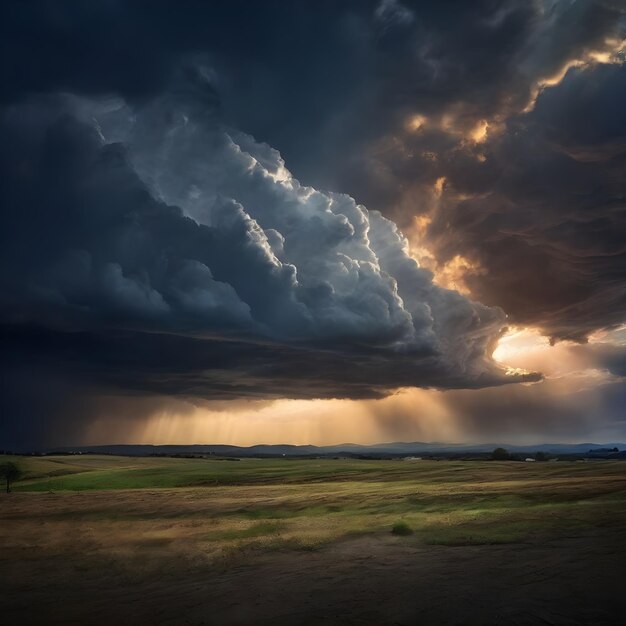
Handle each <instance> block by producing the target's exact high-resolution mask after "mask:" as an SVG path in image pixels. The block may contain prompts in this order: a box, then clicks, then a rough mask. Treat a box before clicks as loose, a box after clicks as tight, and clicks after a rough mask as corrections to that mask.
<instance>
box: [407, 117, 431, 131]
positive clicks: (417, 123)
mask: <svg viewBox="0 0 626 626" xmlns="http://www.w3.org/2000/svg"><path fill="white" fill-rule="evenodd" d="M427 121H428V119H427V118H426V117H425V116H424V115H413V116H412V117H410V118H409V119H408V120H407V123H406V127H407V130H409V131H411V132H415V131H418V130H419V129H420V128H422V127H423V126H424V124H426V122H427Z"/></svg>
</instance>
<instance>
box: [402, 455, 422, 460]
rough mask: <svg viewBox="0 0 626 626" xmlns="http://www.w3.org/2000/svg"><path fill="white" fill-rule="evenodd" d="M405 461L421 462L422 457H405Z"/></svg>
mask: <svg viewBox="0 0 626 626" xmlns="http://www.w3.org/2000/svg"><path fill="white" fill-rule="evenodd" d="M404 460H405V461H421V460H422V457H421V456H405V457H404Z"/></svg>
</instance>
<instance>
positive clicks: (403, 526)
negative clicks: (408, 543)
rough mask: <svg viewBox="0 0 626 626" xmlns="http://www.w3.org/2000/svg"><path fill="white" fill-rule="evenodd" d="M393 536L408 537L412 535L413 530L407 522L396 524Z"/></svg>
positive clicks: (393, 528) (392, 531)
mask: <svg viewBox="0 0 626 626" xmlns="http://www.w3.org/2000/svg"><path fill="white" fill-rule="evenodd" d="M391 534H392V535H399V536H401V537H404V536H406V535H412V534H413V530H412V529H411V527H410V526H409V525H408V524H407V523H406V522H396V523H395V524H394V525H393V527H392V528H391Z"/></svg>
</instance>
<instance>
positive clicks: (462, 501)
mask: <svg viewBox="0 0 626 626" xmlns="http://www.w3.org/2000/svg"><path fill="white" fill-rule="evenodd" d="M31 463H32V464H31V466H30V467H29V469H28V472H27V476H30V478H27V479H26V481H24V482H23V483H22V484H21V485H19V484H18V485H16V488H17V491H16V492H15V493H13V494H10V495H8V496H7V495H4V496H3V497H2V500H1V505H2V508H1V514H0V517H1V521H0V568H1V569H0V571H1V572H2V581H3V582H2V586H1V592H0V593H1V594H2V614H3V619H2V621H3V623H16V624H155V625H158V624H195V625H200V624H250V623H254V624H476V625H486V624H585V625H586V624H619V623H624V616H625V615H626V594H624V580H625V578H626V565H625V561H626V558H625V557H626V516H625V513H626V464H623V463H620V462H599V463H543V464H539V463H535V464H524V463H507V462H504V463H496V462H493V463H463V462H439V463H437V462H429V461H416V462H403V461H378V462H376V461H349V460H346V461H325V460H312V461H284V460H250V461H241V462H237V463H227V462H220V461H212V460H204V459H194V460H174V459H144V460H139V461H138V460H130V459H115V458H106V459H104V458H100V459H98V458H96V457H92V458H88V459H84V460H79V461H74V460H72V459H70V460H67V459H63V458H58V459H53V458H51V457H48V458H47V459H45V460H33V461H32V462H31ZM51 464H53V465H55V466H56V468H57V469H55V470H54V473H55V474H56V476H53V477H52V478H46V479H44V482H45V481H50V482H49V483H48V484H49V485H54V486H55V489H56V490H55V491H52V492H51V491H48V492H41V491H40V492H39V493H26V492H25V493H20V492H19V489H22V490H27V489H30V490H33V491H35V490H36V489H40V488H42V487H41V485H42V476H43V475H44V473H45V472H47V475H50V474H51V470H50V468H51V467H52V465H51ZM116 468H117V469H116ZM231 468H232V469H231ZM165 471H167V472H169V473H167V476H168V477H169V479H170V480H175V479H176V478H175V477H176V476H178V479H177V480H183V477H184V476H186V479H184V480H187V481H188V482H189V483H194V481H198V480H199V477H200V476H201V474H202V473H203V472H204V474H205V475H206V477H207V480H206V486H190V487H171V486H169V485H166V486H163V487H161V488H159V487H158V486H157V482H158V481H162V480H163V475H164V474H163V473H164V472H165ZM38 473H39V474H38ZM231 474H232V476H233V482H232V484H225V483H227V482H228V478H227V477H228V475H231ZM81 475H82V476H83V478H82V479H81ZM63 476H67V478H68V483H67V484H68V485H71V488H72V489H84V488H85V487H86V486H87V485H90V486H91V488H90V489H89V490H83V491H69V490H67V487H66V489H65V490H63V483H62V482H59V481H60V479H61V477H63ZM103 476H108V477H109V479H110V480H111V482H112V484H113V485H117V486H119V487H122V488H118V489H117V490H103V489H101V488H98V487H97V486H96V487H94V486H93V485H94V484H98V478H100V479H102V477H103ZM216 476H219V479H217V478H216ZM246 477H247V479H246ZM83 479H84V481H85V482H83V483H81V482H80V481H81V480H83ZM116 480H117V482H116ZM133 480H134V481H140V480H143V481H147V483H148V484H152V486H146V487H144V488H141V489H127V488H123V484H124V481H133ZM150 481H152V482H151V483H150ZM211 481H212V484H211ZM399 524H402V525H403V526H402V528H405V529H406V528H408V529H409V531H408V532H409V533H410V534H408V535H404V536H400V535H396V534H393V533H392V532H391V531H392V529H393V528H394V527H398V525H399Z"/></svg>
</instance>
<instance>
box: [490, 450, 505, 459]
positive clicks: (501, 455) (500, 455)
mask: <svg viewBox="0 0 626 626" xmlns="http://www.w3.org/2000/svg"><path fill="white" fill-rule="evenodd" d="M491 458H492V459H493V460H494V461H506V460H507V459H508V458H509V453H508V452H507V451H506V450H505V449H504V448H496V449H495V450H494V451H493V452H492V453H491Z"/></svg>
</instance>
